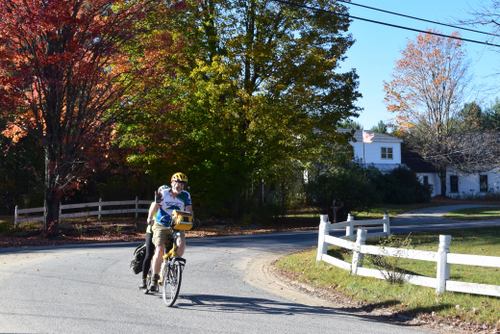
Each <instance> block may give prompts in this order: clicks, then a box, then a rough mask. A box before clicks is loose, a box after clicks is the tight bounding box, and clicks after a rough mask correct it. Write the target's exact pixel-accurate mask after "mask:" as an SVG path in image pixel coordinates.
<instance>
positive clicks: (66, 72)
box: [0, 0, 146, 235]
mask: <svg viewBox="0 0 500 334" xmlns="http://www.w3.org/2000/svg"><path fill="white" fill-rule="evenodd" d="M145 2H146V1H141V0H136V1H125V0H92V1H90V0H50V1H49V0H5V1H1V2H0V17H1V18H2V19H1V20H0V111H2V112H3V113H4V115H3V116H4V117H7V118H8V120H9V122H8V126H7V128H6V130H5V131H3V134H4V135H5V136H8V137H10V138H12V140H13V141H16V140H17V139H19V138H20V137H22V136H25V135H26V134H27V133H28V131H29V133H30V134H35V135H36V136H37V138H38V139H39V140H40V142H41V143H42V146H43V148H44V154H45V185H44V188H45V194H44V195H45V208H46V217H45V225H44V226H45V232H46V233H47V234H48V235H51V234H53V233H57V226H58V220H59V202H60V199H61V196H62V195H63V192H64V191H65V190H66V189H68V187H71V185H72V184H74V182H75V181H76V180H77V179H78V178H79V177H81V176H82V175H83V174H82V173H84V171H85V170H86V169H88V167H89V163H90V162H91V161H92V160H95V158H96V157H98V156H99V155H100V152H101V151H102V149H103V148H105V147H106V146H107V145H108V142H109V136H110V134H111V125H112V124H113V122H114V120H115V118H116V115H115V114H114V113H113V112H112V111H110V110H113V108H112V107H113V106H115V105H116V104H117V103H119V102H120V101H121V100H122V98H123V96H124V94H125V93H126V90H127V82H128V81H129V80H130V79H129V78H128V77H127V76H128V75H129V68H130V66H129V65H128V64H127V58H126V57H123V56H122V52H121V46H122V45H123V44H124V43H125V42H126V41H128V40H130V39H131V38H132V37H133V35H134V29H133V28H134V23H135V22H137V19H138V18H139V17H140V15H142V13H144V11H145V10H146V9H145V8H146V4H145Z"/></svg>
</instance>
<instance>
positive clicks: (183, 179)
mask: <svg viewBox="0 0 500 334" xmlns="http://www.w3.org/2000/svg"><path fill="white" fill-rule="evenodd" d="M173 181H177V182H184V183H187V182H188V177H187V175H186V174H184V173H182V172H177V173H175V174H174V175H172V177H171V178H170V182H173Z"/></svg>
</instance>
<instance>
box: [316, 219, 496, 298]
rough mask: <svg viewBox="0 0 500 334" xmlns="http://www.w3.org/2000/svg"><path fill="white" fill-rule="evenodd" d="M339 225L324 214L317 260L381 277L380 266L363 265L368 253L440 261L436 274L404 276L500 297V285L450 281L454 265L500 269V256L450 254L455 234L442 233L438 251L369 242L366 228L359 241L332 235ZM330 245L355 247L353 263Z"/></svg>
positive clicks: (420, 282) (438, 290) (431, 284)
mask: <svg viewBox="0 0 500 334" xmlns="http://www.w3.org/2000/svg"><path fill="white" fill-rule="evenodd" d="M360 222H362V221H360ZM336 225H338V224H330V222H329V221H328V215H321V218H320V225H319V233H318V249H317V255H316V261H318V262H319V261H325V262H327V263H329V264H332V265H334V266H336V267H339V268H342V269H344V270H348V271H350V272H351V273H352V274H353V275H360V276H368V277H375V278H380V279H384V278H385V277H386V276H387V273H386V272H383V271H381V270H379V269H371V268H364V267H363V266H362V264H363V255H364V254H372V255H380V256H392V257H400V258H406V259H414V260H422V261H431V262H436V263H437V269H436V277H427V276H420V275H409V274H405V275H402V277H403V279H404V280H405V281H406V282H408V283H411V284H415V285H421V286H426V287H431V288H435V289H436V293H438V294H441V293H443V292H444V291H455V292H464V293H471V294H478V295H487V296H496V297H500V286H498V285H490V284H478V283H469V282H461V281H453V280H450V264H461V265H469V266H480V267H491V268H500V257H496V256H481V255H469V254H455V253H450V252H449V250H450V243H451V236H449V235H440V236H439V247H438V250H437V252H433V251H423V250H414V249H404V248H393V247H380V246H371V245H365V241H366V237H367V230H366V229H362V228H358V231H357V237H356V241H355V242H353V241H350V240H346V239H345V238H344V239H343V238H337V237H334V236H331V235H329V232H330V230H331V229H332V228H333V227H334V226H336ZM328 245H335V246H338V247H342V248H345V249H349V250H352V252H353V254H352V261H351V263H349V262H346V261H343V260H340V259H337V258H335V257H333V256H330V255H328V254H327V250H328Z"/></svg>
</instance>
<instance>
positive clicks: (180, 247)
mask: <svg viewBox="0 0 500 334" xmlns="http://www.w3.org/2000/svg"><path fill="white" fill-rule="evenodd" d="M176 234H177V238H175V239H176V240H175V242H176V244H177V255H178V256H182V255H184V251H185V250H186V236H185V235H184V232H182V231H180V232H176Z"/></svg>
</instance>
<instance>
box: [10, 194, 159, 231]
mask: <svg viewBox="0 0 500 334" xmlns="http://www.w3.org/2000/svg"><path fill="white" fill-rule="evenodd" d="M150 204H151V200H140V199H138V198H137V197H136V198H135V199H134V200H131V201H106V202H103V201H102V199H101V198H99V201H98V202H92V203H78V204H61V205H60V206H59V219H64V218H78V217H90V216H97V218H98V219H101V216H103V215H116V214H126V213H134V216H135V218H136V219H137V218H138V216H139V213H147V212H148V209H149V205H150ZM145 205H147V207H144V206H145ZM120 206H124V207H125V208H120V209H107V210H106V209H104V208H105V207H120ZM75 209H86V210H83V211H78V212H74V210H75ZM65 211H66V212H65ZM68 211H71V212H68ZM40 213H41V215H40ZM44 217H45V208H44V207H38V208H29V209H19V208H18V206H17V205H16V207H15V209H14V225H15V226H17V225H18V224H19V223H24V222H43V221H44Z"/></svg>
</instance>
